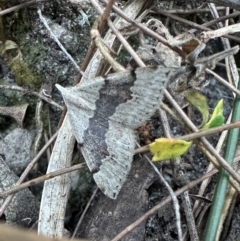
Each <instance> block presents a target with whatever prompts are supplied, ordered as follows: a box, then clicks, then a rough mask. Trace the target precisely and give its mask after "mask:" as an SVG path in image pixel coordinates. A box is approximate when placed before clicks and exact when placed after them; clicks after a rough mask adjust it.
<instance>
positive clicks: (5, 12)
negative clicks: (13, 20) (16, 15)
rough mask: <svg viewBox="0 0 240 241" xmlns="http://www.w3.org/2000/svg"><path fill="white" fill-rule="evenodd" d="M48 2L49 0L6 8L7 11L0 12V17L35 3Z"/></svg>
mask: <svg viewBox="0 0 240 241" xmlns="http://www.w3.org/2000/svg"><path fill="white" fill-rule="evenodd" d="M49 1H50V0H34V1H30V2H26V3H22V4H19V5H16V6H13V7H10V8H7V9H4V10H2V11H0V16H3V15H5V14H8V13H11V12H14V11H17V10H19V9H21V8H25V7H28V6H30V5H33V4H36V3H42V2H49Z"/></svg>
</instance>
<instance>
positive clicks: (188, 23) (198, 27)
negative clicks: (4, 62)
mask: <svg viewBox="0 0 240 241" xmlns="http://www.w3.org/2000/svg"><path fill="white" fill-rule="evenodd" d="M101 1H105V0H101ZM153 10H154V11H155V12H156V13H159V14H161V15H164V16H166V17H170V18H172V19H174V20H177V21H179V22H182V23H184V24H187V25H189V26H191V27H193V28H196V29H200V30H212V29H210V28H207V27H205V26H204V25H199V24H197V23H194V22H191V21H189V20H186V19H184V18H181V17H178V16H176V15H174V14H171V13H167V12H165V11H162V10H160V9H158V8H153ZM225 19H226V18H225ZM215 21H216V20H215ZM224 37H225V38H228V39H232V40H235V41H237V42H240V39H239V38H238V37H235V36H232V35H224Z"/></svg>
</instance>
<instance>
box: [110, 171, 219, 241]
mask: <svg viewBox="0 0 240 241" xmlns="http://www.w3.org/2000/svg"><path fill="white" fill-rule="evenodd" d="M217 172H218V170H216V169H214V170H212V171H210V172H208V173H206V174H204V175H203V176H202V177H200V178H198V179H196V180H194V181H192V182H190V183H188V184H187V185H185V186H183V187H182V188H180V189H178V190H177V191H176V192H175V195H176V196H179V195H181V194H182V193H184V192H185V191H187V190H189V189H192V188H193V187H195V186H196V185H197V184H199V183H201V182H202V181H203V180H205V179H207V178H209V177H211V176H213V175H214V174H216V173H217ZM170 201H171V197H170V196H168V197H167V198H165V199H164V200H163V201H162V202H160V203H159V204H157V205H156V206H154V207H153V208H152V209H150V210H149V211H148V212H146V213H145V214H144V215H143V216H141V217H140V218H139V219H137V220H136V221H135V222H133V223H132V224H130V225H129V226H127V227H126V228H125V229H124V230H123V231H122V232H120V233H119V234H118V235H117V236H116V237H114V238H113V239H112V240H111V241H118V240H120V239H122V238H123V237H124V236H125V235H127V234H128V233H129V232H131V231H132V230H133V229H135V228H136V227H137V226H138V225H140V224H141V223H142V222H143V221H144V220H146V219H148V218H149V217H151V216H153V215H154V214H155V213H156V212H157V211H158V210H159V209H161V208H162V207H164V206H165V205H167V204H168V203H170Z"/></svg>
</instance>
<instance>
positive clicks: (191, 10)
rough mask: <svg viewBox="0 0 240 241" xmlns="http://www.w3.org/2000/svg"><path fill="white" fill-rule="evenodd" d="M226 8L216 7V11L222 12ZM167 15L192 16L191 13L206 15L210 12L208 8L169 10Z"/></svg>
mask: <svg viewBox="0 0 240 241" xmlns="http://www.w3.org/2000/svg"><path fill="white" fill-rule="evenodd" d="M225 9H226V7H217V10H218V11H224V10H225ZM166 12H167V13H176V14H193V13H208V12H210V11H209V9H208V8H202V9H197V8H195V9H187V10H182V9H171V10H166Z"/></svg>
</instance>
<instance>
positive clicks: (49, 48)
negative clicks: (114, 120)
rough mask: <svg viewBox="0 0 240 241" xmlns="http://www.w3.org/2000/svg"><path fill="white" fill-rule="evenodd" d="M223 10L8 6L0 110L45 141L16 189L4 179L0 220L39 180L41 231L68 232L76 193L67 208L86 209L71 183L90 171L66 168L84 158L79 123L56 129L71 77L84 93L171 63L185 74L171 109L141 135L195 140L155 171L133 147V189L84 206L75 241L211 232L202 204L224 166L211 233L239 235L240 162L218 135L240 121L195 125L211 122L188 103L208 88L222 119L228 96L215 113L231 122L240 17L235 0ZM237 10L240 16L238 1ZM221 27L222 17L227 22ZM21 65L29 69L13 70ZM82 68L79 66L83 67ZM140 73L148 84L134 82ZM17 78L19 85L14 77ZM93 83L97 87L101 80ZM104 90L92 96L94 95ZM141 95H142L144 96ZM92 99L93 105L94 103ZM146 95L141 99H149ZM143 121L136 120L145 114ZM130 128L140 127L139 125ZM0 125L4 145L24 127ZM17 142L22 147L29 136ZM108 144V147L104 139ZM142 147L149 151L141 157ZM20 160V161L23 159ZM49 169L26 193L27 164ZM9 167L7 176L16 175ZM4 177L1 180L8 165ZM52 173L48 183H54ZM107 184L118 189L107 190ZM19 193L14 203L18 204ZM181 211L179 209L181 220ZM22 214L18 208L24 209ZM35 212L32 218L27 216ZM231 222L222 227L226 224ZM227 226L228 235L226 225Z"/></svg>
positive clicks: (102, 2) (133, 4) (168, 99)
mask: <svg viewBox="0 0 240 241" xmlns="http://www.w3.org/2000/svg"><path fill="white" fill-rule="evenodd" d="M221 3H222V4H223V5H224V6H225V7H216V6H215V5H214V4H212V3H209V4H203V5H200V4H201V2H199V3H191V4H188V3H186V2H185V3H184V5H183V4H181V3H180V1H175V2H174V4H171V3H169V2H159V1H157V0H151V1H144V0H132V1H106V0H99V1H97V0H90V1H80V0H79V1H74V0H71V1H69V2H66V1H51V2H48V1H31V2H26V3H18V4H17V3H9V2H6V3H4V4H2V6H1V7H2V9H3V10H2V11H1V12H0V16H1V22H0V26H1V28H0V30H1V31H0V39H1V41H2V46H1V51H0V52H1V62H0V64H1V78H2V79H1V80H0V91H1V92H0V106H1V107H0V114H1V116H2V115H4V116H9V115H10V116H11V117H13V118H15V119H17V121H18V123H20V125H21V126H24V128H26V129H28V130H32V129H34V130H35V132H36V133H37V134H36V136H35V139H34V141H33V143H32V147H33V153H34V156H32V157H31V158H33V160H32V161H31V162H30V163H29V164H28V166H26V169H25V171H24V172H23V173H22V174H21V177H20V178H19V180H18V181H17V180H16V186H15V187H14V188H13V190H11V186H12V184H13V183H12V182H10V181H9V182H8V181H7V180H5V182H3V181H2V183H1V184H0V185H1V190H2V194H1V193H0V197H2V196H4V197H6V195H9V194H10V196H8V197H7V198H6V199H5V200H4V201H2V204H1V205H2V206H1V207H0V215H3V214H5V215H6V213H8V212H11V208H15V209H17V208H18V207H16V205H11V199H12V198H13V195H14V194H13V193H14V192H16V191H19V190H21V189H22V188H23V187H27V186H29V185H30V184H31V183H32V184H36V183H38V182H41V181H45V183H44V188H43V191H42V194H39V193H38V194H37V192H36V190H34V187H32V191H33V193H34V194H35V197H34V196H31V197H33V202H34V205H35V204H36V206H38V201H36V200H35V198H36V199H38V200H39V201H41V204H40V212H39V220H38V233H41V234H44V235H46V236H50V237H56V238H61V237H63V235H64V232H65V228H64V218H65V215H66V214H65V212H66V206H67V203H68V198H69V196H70V201H69V202H71V200H75V201H74V202H75V205H76V206H77V207H78V208H79V207H80V206H81V205H87V204H86V202H87V199H88V198H90V196H91V188H89V189H88V190H87V191H85V193H81V194H80V195H79V194H77V195H79V196H77V198H76V197H73V195H71V194H70V189H71V179H72V183H73V179H74V176H73V175H70V174H69V173H68V172H70V171H73V170H75V169H76V168H80V167H81V166H82V165H79V166H73V167H72V168H70V166H71V160H72V159H74V157H76V159H77V161H79V160H80V156H79V154H77V151H76V150H75V149H74V145H75V137H74V133H73V132H72V126H73V123H71V121H72V120H71V118H70V120H69V115H68V114H67V115H66V116H64V115H63V116H62V118H61V119H62V122H61V124H60V125H61V127H60V129H59V131H58V133H56V132H57V126H58V121H59V119H60V111H59V110H62V109H64V108H63V107H62V105H63V104H64V103H63V102H62V98H61V96H60V95H59V94H58V92H57V90H56V88H55V84H56V83H58V84H61V85H64V86H70V85H71V84H73V81H72V83H71V82H70V80H74V79H75V81H74V82H75V83H74V84H73V85H76V84H77V83H78V82H79V81H80V80H81V82H80V85H84V86H87V85H88V81H89V80H99V79H101V78H102V80H103V81H102V82H104V80H105V79H104V78H105V77H99V78H96V79H94V77H98V76H107V74H109V73H113V72H115V71H116V72H118V71H119V72H120V73H119V74H118V73H116V74H115V75H113V76H118V75H119V76H122V75H124V74H123V73H125V72H124V71H125V69H130V70H128V71H129V72H126V73H130V72H131V71H132V72H134V69H136V68H137V67H141V68H142V70H145V69H149V68H150V67H149V66H156V65H157V66H160V65H161V66H163V67H161V68H165V70H166V69H169V72H170V71H172V69H174V70H178V74H177V75H176V76H175V77H176V78H175V79H174V80H171V81H169V83H168V86H167V88H166V89H165V90H164V94H165V98H164V99H163V102H164V103H165V104H161V107H162V109H160V108H159V110H157V108H155V110H157V111H156V113H155V114H154V115H153V116H152V118H151V119H149V118H147V119H148V120H147V121H146V120H145V121H146V124H144V125H143V126H142V127H140V128H139V129H138V134H139V135H140V137H141V136H142V137H143V139H144V142H147V144H149V141H150V142H152V140H153V139H156V138H159V137H161V136H165V137H167V138H171V137H176V136H177V137H178V138H179V139H184V140H193V139H194V141H193V143H194V145H193V146H192V147H191V148H190V151H188V152H187V153H186V154H185V155H183V156H182V157H181V158H179V157H176V158H175V159H174V161H170V162H169V161H166V162H164V163H162V164H156V165H155V166H154V168H153V167H152V165H153V164H152V163H151V162H150V164H151V165H149V162H148V161H147V160H146V159H148V156H147V154H148V147H139V149H136V151H135V158H134V161H133V164H132V167H131V165H130V167H131V171H130V173H129V175H128V176H127V179H126V181H125V182H124V180H121V182H120V186H119V187H118V189H117V192H118V191H120V189H121V191H120V192H119V195H118V197H117V198H116V200H110V199H109V198H108V197H106V196H104V195H103V194H102V193H101V192H100V191H98V192H97V194H96V197H95V198H94V197H92V198H91V202H92V204H91V205H90V203H88V205H87V208H88V210H87V209H86V210H85V211H84V212H83V213H84V215H85V216H82V217H81V218H80V220H79V223H78V225H77V229H76V230H75V231H74V235H76V236H77V237H83V238H87V239H90V240H120V239H121V240H147V241H150V240H167V241H171V240H187V239H189V240H201V239H202V238H203V232H204V229H205V228H206V227H205V224H206V220H207V218H208V212H207V211H208V209H207V208H208V207H209V205H208V207H207V208H205V209H204V206H206V205H204V202H205V199H204V198H208V200H212V199H213V196H214V193H213V190H214V186H215V183H216V180H215V179H213V180H212V181H210V177H211V176H212V175H214V174H215V173H217V172H218V169H220V168H225V169H226V171H227V173H229V174H230V185H229V189H228V193H227V196H226V203H227V205H226V207H225V209H224V211H223V212H222V218H221V221H220V222H221V225H220V224H219V229H217V230H216V231H214V238H213V240H220V238H221V240H233V239H237V238H239V237H237V233H238V227H237V226H236V224H237V223H238V221H239V218H240V216H239V214H238V212H237V210H238V209H239V205H238V202H237V198H239V196H238V191H236V190H239V181H240V178H239V171H238V160H239V158H238V156H237V155H236V157H235V159H234V166H233V167H231V166H230V165H229V164H228V163H226V162H225V160H224V159H223V157H222V155H220V154H219V153H220V150H221V148H222V146H223V143H224V139H225V137H226V132H222V131H223V130H225V129H228V128H236V127H238V126H239V122H238V121H237V122H236V123H232V124H227V125H223V126H222V127H217V128H213V129H208V130H204V131H201V132H199V130H198V128H197V127H196V126H198V125H200V124H201V123H202V121H201V120H202V119H204V122H205V123H206V122H207V120H208V119H209V117H208V115H207V117H206V115H205V116H203V115H204V114H203V115H202V114H201V113H199V112H198V111H197V110H196V108H195V107H191V105H190V106H189V104H188V103H187V102H186V100H185V99H186V98H185V97H186V96H187V95H188V94H189V91H192V89H194V90H195V91H196V90H197V91H200V92H201V93H202V94H203V95H205V96H206V98H207V102H208V105H209V112H210V113H215V112H214V111H212V110H211V108H214V106H216V103H217V102H218V101H219V100H220V99H224V104H223V107H224V109H223V115H222V113H221V114H218V116H219V118H221V120H222V119H223V117H225V119H226V120H228V119H229V120H230V112H231V110H232V108H233V107H232V106H233V99H234V98H233V96H239V90H238V80H239V76H238V66H237V64H238V63H236V62H235V56H237V55H238V50H239V47H238V44H239V41H240V39H239V38H238V32H239V23H237V16H239V14H240V13H239V12H238V11H233V9H229V8H227V7H228V5H227V1H221ZM14 4H15V5H14ZM125 5H126V7H124V6H125ZM106 6H107V7H106ZM105 7H106V8H105ZM229 7H232V8H234V7H236V9H238V6H237V5H236V6H233V5H229ZM19 9H20V10H19ZM15 10H18V12H17V14H14V13H12V11H15ZM7 13H8V15H6V16H5V14H7ZM96 13H98V14H99V15H96ZM218 13H219V14H220V16H219V15H218ZM97 16H99V17H97ZM223 21H225V22H224V24H225V25H224V26H223V24H222V22H223ZM88 24H90V26H89V25H88ZM216 24H217V25H216ZM216 26H217V27H216ZM49 31H50V32H49ZM90 31H91V40H90ZM9 41H12V42H9ZM7 43H11V45H8V44H7ZM79 43H80V44H79ZM81 54H82V55H81ZM16 58H17V59H18V63H19V64H18V65H21V69H20V68H17V67H16V66H15V64H14V59H16ZM69 59H70V60H71V62H70V61H69ZM19 61H20V62H19ZM79 62H81V63H82V64H80V65H79V64H78V63H79ZM72 63H73V64H72ZM13 65H14V66H13ZM146 66H148V67H146ZM158 68H159V69H160V67H158ZM121 72H123V73H121ZM176 72H177V71H176ZM26 73H31V78H27V80H28V82H24V83H27V84H25V85H24V84H23V85H22V86H19V85H21V84H22V83H23V82H22V79H24V78H25V77H24V76H26ZM220 75H221V77H220ZM75 76H76V77H75ZM142 76H144V74H142ZM226 76H227V77H226ZM28 77H29V76H28ZM116 78H117V77H116ZM137 78H140V77H139V76H138V75H137ZM224 78H227V79H228V81H226V80H224ZM19 79H20V80H21V81H20V82H19V81H18V82H17V81H15V80H19ZM29 80H30V82H29ZM218 81H219V82H218ZM110 84H111V83H109V85H110ZM144 84H146V85H147V81H146V82H145V83H144V81H143V83H142V85H143V89H144V90H145V91H147V90H148V88H149V86H144ZM26 85H27V86H26ZM96 86H97V87H96V88H98V87H99V86H98V85H97V84H96ZM90 87H91V86H90ZM92 87H93V85H92ZM150 87H151V86H150ZM74 88H75V89H76V88H77V87H73V90H75V89H74ZM86 91H87V90H86ZM91 91H93V90H89V93H91ZM98 91H99V90H97V89H96V92H98ZM116 92H117V91H116ZM119 92H120V91H119ZM141 92H143V93H142V95H143V96H144V91H141ZM122 93H125V92H122ZM135 93H137V92H135ZM105 94H106V93H105ZM117 94H118V93H117ZM120 94H121V93H120ZM33 96H35V97H33ZM116 96H117V95H116ZM94 98H95V99H96V100H97V96H94ZM124 98H129V96H125V97H124ZM130 98H131V96H130ZM95 99H94V100H95ZM140 99H141V100H142V101H143V102H144V101H145V100H144V97H142V98H140ZM144 103H145V102H144ZM27 105H29V107H28V109H29V111H28V112H26V117H25V121H24V122H23V119H24V118H23V117H24V115H25V109H24V110H23V112H24V113H22V112H21V116H20V114H19V112H18V108H20V107H21V106H24V107H25V106H27ZM159 105H160V103H159ZM167 105H168V106H167ZM19 106H20V107H19ZM138 107H139V108H142V106H138ZM35 108H36V111H35ZM68 108H69V106H68ZM96 108H98V106H96V107H94V111H95V109H96ZM221 108H222V107H221ZM124 110H125V109H124ZM75 111H77V109H76V110H75ZM94 111H93V112H94ZM114 111H115V110H114ZM151 111H152V110H151ZM221 111H222V109H221ZM126 112H127V111H126ZM133 112H134V110H132V112H131V113H125V116H124V115H123V114H122V113H121V117H122V119H121V121H122V122H123V124H124V119H127V118H128V116H129V115H132V114H133ZM205 112H206V111H205ZM16 113H17V115H16ZM34 113H35V114H34ZM63 113H64V111H63ZM106 113H107V112H106ZM113 113H114V112H113ZM186 113H187V114H188V115H186ZM138 116H139V118H140V114H138ZM19 117H22V118H20V119H19ZM103 118H106V116H103ZM213 118H214V117H213ZM213 118H212V119H213ZM179 120H180V121H179ZM132 122H133V120H132ZM213 122H214V121H213ZM229 122H230V121H227V122H226V123H229ZM22 123H23V124H22ZM211 123H212V122H211ZM214 123H215V122H214ZM60 125H59V126H60ZM133 126H134V128H135V125H134V124H133ZM136 127H138V126H136ZM0 128H1V130H2V133H1V135H0V138H1V140H2V139H4V137H5V136H6V135H7V134H9V133H10V132H11V130H12V129H15V128H16V123H14V122H10V119H8V117H1V119H0ZM107 128H108V127H107ZM95 131H99V132H101V128H96V130H95ZM128 131H129V132H130V131H133V130H128ZM216 131H218V132H222V134H221V135H220V134H219V136H218V135H217V134H213V133H215V132H216ZM139 132H140V133H139ZM192 132H196V134H195V133H192ZM52 133H56V134H54V135H53V134H52ZM190 133H192V134H190ZM128 134H129V133H126V135H128ZM187 134H189V135H187ZM184 135H186V136H184ZM207 135H210V137H207ZM211 135H212V136H211ZM119 136H120V134H119ZM54 140H55V142H54ZM78 140H79V139H78ZM18 141H19V142H21V139H18ZM101 141H103V142H104V141H105V140H104V137H103V140H101ZM141 141H142V139H141ZM53 142H54V145H52V143H53ZM136 142H137V139H136ZM44 143H45V144H44ZM116 143H117V139H116ZM80 144H82V145H84V143H80ZM125 144H126V143H125ZM135 144H136V147H137V143H133V144H132V145H133V148H134V146H135ZM126 146H127V145H126ZM215 146H216V147H215ZM116 147H118V148H119V146H117V144H115V146H113V147H111V148H115V149H116V150H114V153H115V152H116V153H115V155H118V149H117V148H116ZM81 148H82V147H80V149H81ZM237 148H238V146H237V144H236V149H237ZM5 149H6V148H5ZM5 149H4V150H5ZM39 150H40V151H39ZM46 150H48V151H47V155H46V156H45V157H44V156H42V155H43V154H44V152H45V151H46ZM38 151H39V153H37V152H38ZM98 151H99V153H101V155H102V156H108V155H109V153H111V152H109V150H107V149H106V148H102V149H101V150H98ZM143 152H144V154H140V155H139V154H137V153H143ZM132 154H133V150H132ZM0 156H1V160H2V162H3V163H4V164H2V166H4V167H5V166H6V168H7V162H8V160H5V159H6V157H7V155H6V153H0ZM41 156H42V157H41ZM15 158H16V159H17V156H16V157H15ZM29 159H30V158H29ZM38 159H40V160H41V162H42V161H43V162H45V166H42V165H37V166H36V163H37V160H38ZM47 159H48V161H49V163H48V164H47ZM123 159H124V158H123ZM123 161H124V160H123ZM209 163H210V164H209ZM211 163H213V164H211ZM46 165H48V168H47V173H48V174H47V175H46V176H44V175H43V177H40V178H39V177H38V178H37V179H36V180H35V179H33V180H30V181H29V182H27V183H26V184H25V186H24V184H23V186H21V183H22V182H24V180H25V179H26V178H27V175H28V174H29V172H30V170H31V169H33V168H34V172H35V173H36V172H39V173H42V174H43V173H44V172H45V170H46ZM208 165H209V166H208ZM213 165H214V166H215V167H213ZM207 166H208V167H207ZM6 170H7V171H8V172H9V173H10V172H11V171H12V170H10V169H6ZM129 170H130V169H129ZM159 170H160V172H159ZM2 171H3V173H4V168H3V170H2ZM5 172H6V171H5ZM34 172H32V174H31V175H33V173H34ZM221 172H222V171H221ZM63 173H64V174H63ZM83 173H84V174H83ZM86 173H87V169H84V170H82V171H81V176H80V180H81V181H83V180H82V178H83V177H84V175H85V176H86V177H87V176H88V179H87V181H86V180H85V181H86V183H91V180H90V181H89V176H91V175H90V174H89V173H88V174H86ZM1 175H4V174H1ZM11 175H14V174H11ZM34 175H36V174H34ZM49 178H51V179H50V180H47V179H49ZM78 178H79V177H78ZM124 178H125V176H124ZM164 178H165V179H164ZM14 180H15V179H14ZM160 180H161V181H160ZM200 183H201V187H200V188H199V187H197V186H196V185H197V184H200ZM3 184H4V185H3ZM7 184H8V185H7ZM18 185H19V186H18ZM78 185H79V186H78V187H77V188H76V190H81V187H82V186H83V185H84V184H83V183H79V184H78ZM87 187H89V185H87ZM108 187H110V188H111V185H108ZM8 189H9V190H8ZM167 190H168V191H167ZM28 191H29V190H28ZM29 192H30V191H29ZM76 193H77V192H75V193H74V195H76ZM79 193H80V191H79ZM189 193H191V194H196V195H195V196H194V198H193V197H192V196H190V195H188V194H189ZM28 195H29V194H28ZM81 195H82V196H81ZM169 195H170V196H171V198H170V197H169ZM178 196H179V197H180V198H179V199H178V198H177V197H178ZM16 197H17V196H16ZM16 197H15V198H13V201H12V203H14V204H15V202H14V201H15V199H16ZM115 197H116V196H115ZM74 198H75V199H74ZM171 199H172V200H174V202H173V204H172V203H170V200H171ZM180 199H181V200H182V202H180ZM76 200H77V201H76ZM81 202H85V204H82V203H81ZM9 203H10V206H8V205H9ZM164 205H166V206H164ZM179 205H180V206H182V207H183V210H184V213H183V211H182V209H180V208H179ZM22 207H23V206H21V207H19V209H21V210H22ZM81 208H82V207H81ZM70 209H71V208H70ZM36 210H37V208H36ZM234 210H235V211H234ZM13 211H14V210H13ZM37 211H38V210H37ZM71 211H72V212H71V216H72V217H71V218H70V221H69V222H68V224H67V225H66V227H67V228H68V229H70V230H71V231H73V229H74V226H75V225H76V221H73V220H74V219H76V216H77V215H76V212H73V208H72V209H71ZM27 213H31V212H30V211H29V210H28V212H27ZM29 215H30V214H29ZM35 216H36V215H35ZM35 216H34V215H33V216H32V217H31V216H28V217H26V218H27V219H28V220H29V222H26V220H24V222H22V223H21V220H14V222H15V223H18V224H19V225H20V226H27V227H30V226H32V225H33V222H34V221H36V217H35ZM8 217H9V216H6V222H7V223H10V224H11V222H12V221H11V218H9V219H8ZM31 219H32V220H31ZM224 220H226V224H224V225H223V223H224ZM231 220H232V222H231ZM12 224H13V222H12ZM221 226H224V227H225V229H224V230H222V229H221V228H220V227H221ZM8 232H9V231H8ZM6 235H7V234H6ZM13 239H14V238H13V237H11V236H9V237H7V236H6V238H5V239H4V240H7V241H11V240H13ZM205 240H206V237H205ZM209 240H211V239H210V238H209Z"/></svg>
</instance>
